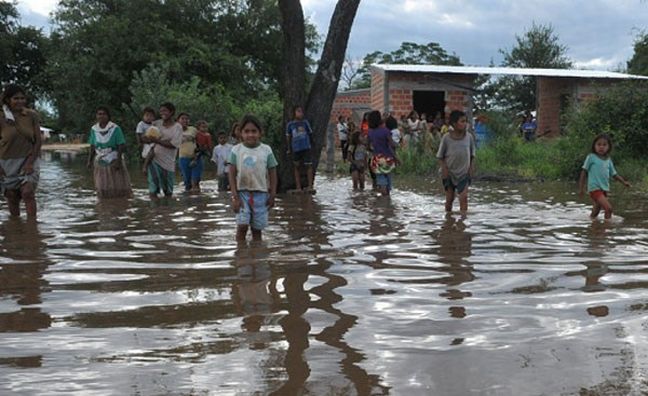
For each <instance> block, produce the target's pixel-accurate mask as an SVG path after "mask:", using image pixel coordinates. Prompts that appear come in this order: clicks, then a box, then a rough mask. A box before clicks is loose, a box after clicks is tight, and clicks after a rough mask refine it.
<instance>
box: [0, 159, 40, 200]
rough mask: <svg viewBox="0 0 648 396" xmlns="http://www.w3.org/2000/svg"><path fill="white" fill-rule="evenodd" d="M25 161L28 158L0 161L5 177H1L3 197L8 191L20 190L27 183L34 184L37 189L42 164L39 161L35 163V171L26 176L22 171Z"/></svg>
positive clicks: (0, 186)
mask: <svg viewBox="0 0 648 396" xmlns="http://www.w3.org/2000/svg"><path fill="white" fill-rule="evenodd" d="M25 161H27V158H26V157H25V158H12V159H5V160H0V168H2V171H3V172H4V177H0V194H1V195H2V196H4V193H5V191H7V190H19V189H20V188H21V187H22V186H23V184H25V183H32V184H33V185H34V189H36V187H37V185H38V180H39V175H40V166H39V165H40V162H39V160H36V161H34V171H33V172H32V173H29V174H25V173H23V171H22V168H23V165H24V164H25Z"/></svg>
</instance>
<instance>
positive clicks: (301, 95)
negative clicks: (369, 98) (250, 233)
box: [279, 0, 360, 191]
mask: <svg viewBox="0 0 648 396" xmlns="http://www.w3.org/2000/svg"><path fill="white" fill-rule="evenodd" d="M359 5H360V0H339V1H338V2H337V4H336V6H335V11H333V16H332V17H331V23H330V25H329V30H328V33H327V36H326V42H325V43H324V48H323V50H322V55H321V58H320V60H319V63H318V67H317V71H316V72H315V76H314V78H313V83H312V85H311V87H310V89H309V90H308V94H306V92H307V91H306V54H305V42H306V38H305V37H306V36H305V27H304V11H303V9H302V6H301V3H300V2H299V0H279V8H280V11H281V18H282V21H281V27H282V30H283V37H284V46H283V53H284V63H283V66H282V67H283V72H282V82H281V89H282V98H283V102H284V125H285V123H287V122H288V121H289V120H290V119H291V118H292V114H291V113H292V108H293V106H294V105H302V106H303V108H304V112H305V114H306V117H307V118H308V120H309V121H310V124H311V127H312V128H313V148H312V157H313V162H314V164H313V167H314V168H316V167H317V164H318V163H319V158H320V154H321V152H322V147H323V146H324V144H325V141H326V130H327V126H328V123H329V117H330V114H331V108H332V106H333V101H334V100H335V94H336V92H337V88H338V84H339V80H340V73H341V71H342V65H343V63H344V56H345V53H346V49H347V44H348V41H349V36H350V34H351V27H352V25H353V20H354V19H355V15H356V12H357V10H358V6H359ZM304 99H306V100H305V101H304ZM286 143H287V142H286V141H285V139H284V141H283V144H282V147H281V151H282V152H281V153H280V155H279V158H280V159H281V161H280V164H279V181H280V185H279V190H280V191H286V190H288V189H290V188H294V186H295V181H294V179H293V173H292V166H293V165H292V160H291V159H290V158H288V155H287V154H286V152H287V146H286Z"/></svg>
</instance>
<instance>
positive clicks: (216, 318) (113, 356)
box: [0, 158, 648, 395]
mask: <svg viewBox="0 0 648 396" xmlns="http://www.w3.org/2000/svg"><path fill="white" fill-rule="evenodd" d="M81 162H82V161H80V160H78V159H69V158H68V159H66V158H52V159H50V160H47V161H45V162H44V166H43V170H42V175H41V179H42V180H41V181H42V182H41V185H40V190H39V193H38V200H39V210H40V214H39V223H38V224H30V223H26V222H24V221H20V220H18V221H16V220H9V219H7V218H6V213H2V214H1V215H0V220H1V221H2V224H1V226H0V241H1V247H0V332H1V333H2V338H0V393H3V394H4V393H17V394H36V393H47V394H61V395H68V394H83V395H86V394H93V393H96V394H137V393H141V394H190V393H197V394H203V393H205V394H207V393H210V392H212V393H217V394H240V393H242V394H248V393H254V392H260V393H273V392H274V393H275V394H281V395H283V394H304V393H313V394H361V395H364V394H389V393H394V394H461V395H463V394H511V395H519V394H578V393H581V394H582V393H583V392H585V393H588V394H601V395H603V394H610V393H615V392H616V393H619V394H641V393H644V392H648V389H647V387H648V384H647V383H646V375H647V374H648V368H647V365H648V352H647V350H648V348H647V347H646V345H648V343H647V341H648V340H647V339H646V327H647V326H648V324H647V323H648V322H647V319H646V318H647V313H648V304H646V301H645V297H644V296H645V293H646V289H647V288H648V233H647V232H646V227H645V225H646V224H647V220H648V206H646V205H645V204H642V203H641V200H638V199H637V198H638V197H637V196H635V195H633V194H636V193H632V192H630V193H625V192H624V193H620V194H618V195H615V196H614V202H615V205H616V207H617V212H618V213H619V214H620V215H621V218H619V219H618V220H617V221H614V222H608V223H605V222H591V221H589V220H587V214H588V207H587V205H586V204H584V203H581V201H579V200H578V199H577V197H576V196H575V194H574V193H573V190H574V189H575V188H574V187H575V186H574V185H571V184H567V183H556V184H551V183H546V184H543V185H540V186H538V185H532V184H530V185H526V184H525V185H519V184H518V185H506V184H492V183H491V184H489V183H479V182H478V183H476V185H475V186H474V188H473V187H471V188H472V191H471V197H470V204H471V210H470V213H469V214H468V215H467V216H461V215H459V214H451V215H445V214H444V211H443V202H442V199H443V198H442V195H441V192H440V191H438V190H437V183H436V182H433V181H429V183H428V182H425V183H421V181H420V180H417V181H416V183H414V184H412V185H409V184H408V183H407V181H404V180H403V179H402V178H398V177H397V185H396V187H397V189H396V191H395V192H394V194H393V196H392V197H391V199H386V198H380V197H376V196H375V195H374V194H372V193H371V192H352V191H350V188H349V187H350V182H349V180H346V179H339V178H328V177H325V176H321V177H319V178H318V181H317V184H318V193H317V195H315V196H300V195H285V196H281V197H279V199H278V200H277V208H276V209H275V210H273V212H272V214H271V216H270V225H269V227H268V228H267V229H266V231H265V232H264V237H265V242H263V243H261V244H254V245H249V244H246V245H241V246H239V245H237V244H235V243H234V242H233V232H234V228H235V221H234V218H233V215H232V213H231V211H230V209H229V207H228V200H227V197H226V194H222V193H221V194H219V193H217V192H216V191H215V190H216V183H215V182H214V181H213V180H214V175H213V174H212V173H211V172H208V174H207V177H206V179H207V180H208V181H207V182H204V183H203V193H202V194H200V195H197V196H185V195H180V196H178V197H176V198H174V199H172V200H169V201H164V200H162V201H161V202H160V203H159V204H152V203H150V202H149V201H148V199H147V194H146V191H145V190H144V188H143V187H144V186H145V184H144V181H143V180H142V179H141V176H140V175H139V172H137V171H136V170H132V172H131V176H132V178H133V182H134V185H135V187H136V190H135V197H134V198H133V199H131V200H129V201H127V202H102V203H98V202H97V201H96V199H95V197H94V193H93V191H92V185H91V183H92V181H91V180H90V179H89V178H88V175H87V171H86V170H85V169H84V168H83V167H82V166H81ZM637 202H639V203H638V204H637ZM642 205H643V206H642Z"/></svg>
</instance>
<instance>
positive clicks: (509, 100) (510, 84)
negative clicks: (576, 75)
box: [492, 22, 572, 111]
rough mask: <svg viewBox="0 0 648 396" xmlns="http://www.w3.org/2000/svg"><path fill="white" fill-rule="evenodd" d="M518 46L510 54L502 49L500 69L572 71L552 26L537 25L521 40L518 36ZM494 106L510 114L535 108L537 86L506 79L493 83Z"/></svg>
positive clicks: (515, 78)
mask: <svg viewBox="0 0 648 396" xmlns="http://www.w3.org/2000/svg"><path fill="white" fill-rule="evenodd" d="M515 41H516V44H515V46H514V47H513V48H511V49H510V50H506V49H500V53H501V54H502V55H503V56H504V60H503V61H502V63H501V65H502V66H505V67H518V68H547V69H565V68H571V67H572V62H571V61H570V60H569V58H568V57H567V56H566V52H567V47H566V46H564V45H562V44H560V40H559V37H558V35H557V34H556V33H555V32H554V29H553V27H552V26H551V25H538V24H536V23H535V22H534V23H533V24H532V25H531V28H530V29H529V30H527V31H526V32H524V34H523V35H522V36H518V35H516V36H515ZM494 84H495V87H494V89H492V91H493V92H495V93H496V94H495V97H494V98H493V99H494V100H495V103H497V104H499V105H500V106H502V107H504V108H507V109H511V110H516V111H519V110H531V109H534V108H535V105H536V83H535V78H533V77H518V76H505V77H501V78H500V79H499V80H497V81H495V82H494Z"/></svg>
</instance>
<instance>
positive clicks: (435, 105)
mask: <svg viewBox="0 0 648 396" xmlns="http://www.w3.org/2000/svg"><path fill="white" fill-rule="evenodd" d="M412 99H413V100H414V110H416V112H417V113H418V114H419V115H421V113H425V114H427V116H428V117H432V118H434V115H435V114H436V113H437V112H439V113H441V116H442V117H443V116H444V115H443V111H444V109H445V104H446V103H445V92H444V91H414V95H413V98H412Z"/></svg>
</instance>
